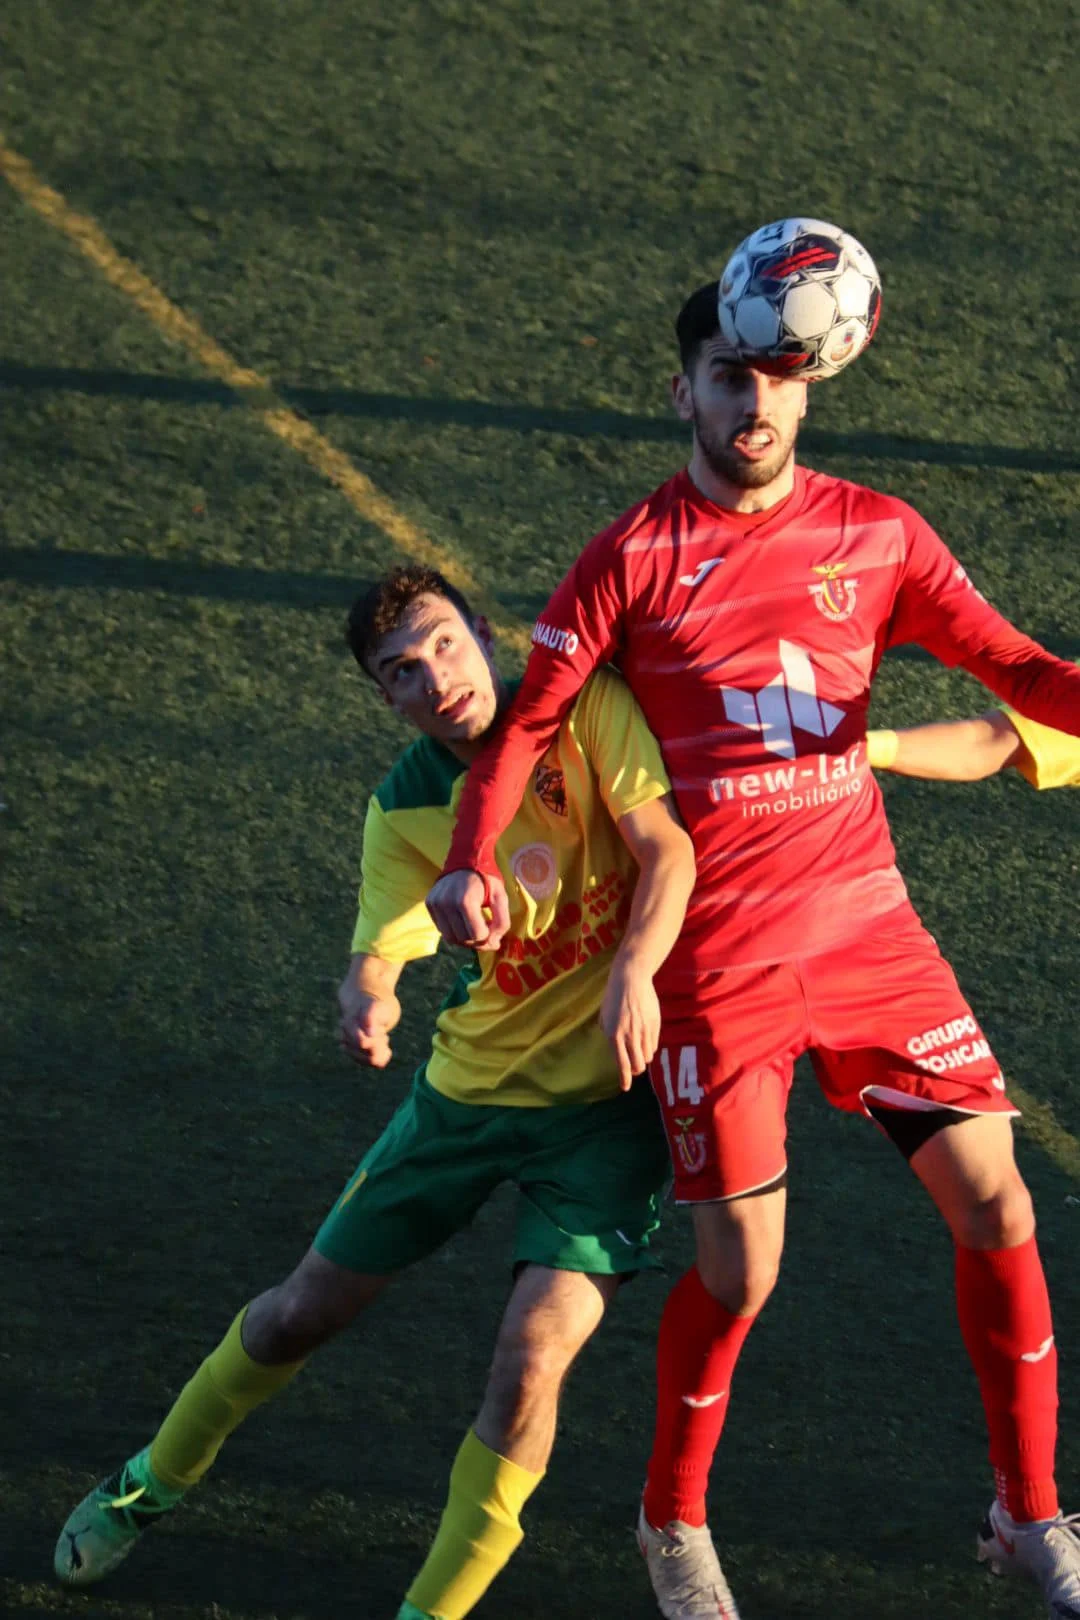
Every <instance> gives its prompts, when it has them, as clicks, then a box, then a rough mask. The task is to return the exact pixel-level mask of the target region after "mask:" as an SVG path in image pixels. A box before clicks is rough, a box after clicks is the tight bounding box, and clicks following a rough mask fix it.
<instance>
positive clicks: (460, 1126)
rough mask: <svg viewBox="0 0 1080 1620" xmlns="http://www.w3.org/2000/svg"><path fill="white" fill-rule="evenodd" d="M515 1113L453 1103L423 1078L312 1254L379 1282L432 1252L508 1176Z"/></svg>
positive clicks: (340, 1203) (353, 1180) (362, 1167)
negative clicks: (510, 1122)
mask: <svg viewBox="0 0 1080 1620" xmlns="http://www.w3.org/2000/svg"><path fill="white" fill-rule="evenodd" d="M512 1112H516V1110H510V1109H506V1108H498V1107H491V1106H480V1105H477V1106H473V1105H469V1104H465V1103H459V1102H455V1101H453V1099H451V1098H449V1097H444V1096H443V1095H442V1094H441V1093H440V1092H437V1091H435V1090H434V1088H433V1087H432V1086H430V1085H429V1084H428V1082H427V1080H426V1079H425V1078H424V1077H423V1073H422V1072H421V1074H420V1075H419V1076H418V1077H417V1078H416V1079H415V1080H414V1082H413V1084H412V1087H411V1088H410V1090H409V1093H408V1095H407V1096H406V1098H405V1100H404V1101H403V1102H402V1104H401V1106H400V1107H399V1108H398V1110H397V1112H396V1113H395V1114H394V1116H393V1118H392V1119H391V1120H390V1123H389V1124H388V1125H387V1127H386V1129H385V1130H384V1131H383V1133H382V1135H381V1136H380V1137H379V1139H378V1141H377V1142H376V1143H375V1144H374V1146H373V1147H371V1148H370V1149H369V1151H368V1152H367V1153H366V1154H365V1155H364V1157H363V1159H361V1161H360V1164H359V1165H358V1166H357V1168H356V1171H355V1173H354V1174H353V1175H352V1176H351V1177H350V1179H349V1181H348V1183H347V1184H346V1186H345V1188H344V1190H343V1191H342V1193H341V1196H340V1197H339V1198H338V1200H337V1202H336V1204H335V1205H334V1207H333V1209H332V1210H331V1211H330V1213H329V1215H328V1216H327V1217H326V1220H325V1221H324V1222H323V1224H322V1226H321V1227H320V1228H319V1231H318V1232H317V1233H316V1235H315V1240H314V1244H313V1247H314V1249H315V1251H316V1253H317V1254H319V1255H321V1256H322V1257H323V1258H324V1259H326V1260H329V1261H331V1262H333V1263H334V1264H335V1265H338V1266H341V1267H344V1268H345V1269H347V1270H349V1271H352V1272H357V1273H362V1274H365V1275H375V1276H386V1275H388V1274H390V1273H392V1272H395V1271H401V1270H403V1269H404V1268H405V1267H406V1266H409V1265H412V1264H413V1263H414V1262H415V1261H417V1260H420V1259H422V1258H423V1257H424V1256H425V1255H428V1254H431V1253H432V1252H433V1251H434V1250H435V1249H437V1248H439V1247H440V1245H441V1244H443V1243H445V1242H446V1241H447V1239H448V1238H450V1237H451V1236H452V1235H453V1234H454V1233H455V1232H457V1231H459V1230H460V1229H461V1228H462V1227H463V1226H467V1225H468V1224H469V1222H470V1221H471V1220H472V1218H473V1216H474V1215H475V1214H476V1212H477V1210H478V1209H479V1208H480V1206H481V1204H483V1203H484V1201H485V1199H487V1198H488V1197H489V1196H490V1194H491V1192H492V1191H493V1189H494V1188H495V1187H496V1186H497V1185H498V1184H499V1182H500V1181H502V1180H504V1179H505V1178H506V1176H507V1174H508V1171H507V1166H506V1162H505V1161H506V1154H507V1146H506V1141H505V1116H506V1115H508V1114H510V1113H512Z"/></svg>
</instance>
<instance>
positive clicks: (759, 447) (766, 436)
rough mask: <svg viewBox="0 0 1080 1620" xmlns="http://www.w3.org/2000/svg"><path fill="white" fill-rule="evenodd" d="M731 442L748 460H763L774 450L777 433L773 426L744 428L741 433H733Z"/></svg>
mask: <svg viewBox="0 0 1080 1620" xmlns="http://www.w3.org/2000/svg"><path fill="white" fill-rule="evenodd" d="M731 443H732V445H733V446H734V448H735V449H736V450H737V451H738V452H739V454H740V455H742V456H745V457H746V459H747V460H748V461H761V460H763V458H764V457H765V456H767V455H769V454H770V453H771V451H772V450H773V448H774V446H775V444H776V434H775V433H774V432H773V430H772V428H763V427H755V428H744V429H743V430H742V432H741V433H736V434H733V436H732V440H731Z"/></svg>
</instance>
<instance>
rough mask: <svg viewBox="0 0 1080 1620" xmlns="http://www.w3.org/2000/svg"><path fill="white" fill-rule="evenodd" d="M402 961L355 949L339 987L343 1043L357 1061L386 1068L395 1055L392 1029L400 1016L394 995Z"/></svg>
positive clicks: (344, 1048)
mask: <svg viewBox="0 0 1080 1620" xmlns="http://www.w3.org/2000/svg"><path fill="white" fill-rule="evenodd" d="M404 965H405V964H404V963H403V962H384V961H382V960H381V959H380V958H379V957H377V956H368V955H367V954H366V952H364V951H357V952H355V953H354V955H353V957H352V960H351V961H350V962H349V971H348V972H347V973H346V975H345V977H344V979H343V980H342V982H341V986H340V988H339V990H338V1006H339V1007H340V1009H341V1023H340V1026H339V1027H340V1032H341V1046H342V1049H343V1051H344V1052H345V1054H346V1056H347V1057H350V1058H352V1060H353V1062H354V1063H363V1064H367V1065H370V1067H371V1068H373V1069H385V1067H386V1065H387V1064H388V1063H389V1062H390V1058H391V1056H392V1053H391V1050H390V1031H391V1030H392V1029H394V1027H395V1026H396V1025H397V1023H398V1021H399V1020H400V1018H401V1003H400V1001H399V1000H398V998H397V996H396V995H395V993H394V992H395V990H396V988H397V982H398V979H399V978H400V977H401V971H402V968H403V967H404Z"/></svg>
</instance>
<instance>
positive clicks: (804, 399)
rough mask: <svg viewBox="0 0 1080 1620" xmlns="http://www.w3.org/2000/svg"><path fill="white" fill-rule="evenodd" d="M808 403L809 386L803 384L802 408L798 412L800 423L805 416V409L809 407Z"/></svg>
mask: <svg viewBox="0 0 1080 1620" xmlns="http://www.w3.org/2000/svg"><path fill="white" fill-rule="evenodd" d="M809 403H810V384H809V383H803V395H802V408H801V410H800V411H799V421H800V422H801V421H802V419H803V417H804V416H805V415H806V407H807V406H808V405H809Z"/></svg>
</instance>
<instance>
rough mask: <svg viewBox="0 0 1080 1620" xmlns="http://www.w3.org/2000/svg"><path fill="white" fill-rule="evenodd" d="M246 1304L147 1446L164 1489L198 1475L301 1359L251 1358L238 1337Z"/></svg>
mask: <svg viewBox="0 0 1080 1620" xmlns="http://www.w3.org/2000/svg"><path fill="white" fill-rule="evenodd" d="M246 1313H247V1306H246V1305H245V1306H244V1309H243V1310H242V1311H241V1312H240V1315H239V1316H238V1317H237V1318H236V1321H235V1322H234V1323H233V1325H232V1327H231V1328H230V1329H229V1331H228V1333H226V1335H225V1337H224V1338H223V1339H222V1341H221V1343H220V1344H219V1345H218V1347H217V1349H216V1350H212V1351H211V1352H210V1354H209V1355H208V1356H207V1358H206V1360H205V1361H204V1362H203V1364H202V1366H201V1367H200V1368H199V1370H198V1372H197V1373H196V1374H195V1376H194V1377H193V1378H192V1379H191V1380H190V1381H189V1382H188V1383H186V1384H185V1385H184V1387H183V1389H182V1390H181V1391H180V1394H179V1395H178V1396H177V1398H176V1400H175V1402H174V1403H173V1406H172V1408H171V1410H170V1412H169V1414H168V1416H167V1417H166V1419H165V1421H164V1423H163V1424H162V1425H161V1428H160V1429H159V1430H158V1432H157V1434H156V1435H155V1436H154V1439H153V1442H152V1443H151V1446H150V1472H151V1473H152V1474H153V1475H154V1478H155V1479H158V1480H160V1481H161V1483H162V1484H163V1485H167V1486H168V1487H169V1488H170V1490H175V1491H182V1490H187V1489H188V1487H189V1486H191V1485H194V1484H195V1483H196V1481H197V1480H200V1479H201V1478H202V1477H203V1475H204V1474H205V1473H206V1470H207V1469H208V1468H209V1467H210V1464H211V1463H212V1462H213V1460H214V1458H215V1457H216V1456H217V1454H218V1452H219V1451H220V1450H221V1446H222V1443H223V1442H224V1440H225V1439H226V1438H227V1436H228V1435H230V1434H231V1433H232V1431H233V1430H234V1429H235V1428H236V1427H237V1426H238V1425H239V1424H241V1423H242V1422H243V1420H244V1419H245V1418H246V1417H247V1415H248V1413H249V1412H251V1411H254V1409H255V1407H256V1406H260V1405H261V1404H262V1402H263V1401H265V1400H269V1398H270V1396H271V1395H276V1394H277V1392H278V1390H279V1389H284V1387H285V1385H286V1384H287V1383H288V1382H289V1380H290V1379H291V1378H295V1376H296V1374H297V1373H298V1372H299V1371H300V1368H301V1367H302V1366H303V1365H304V1363H303V1361H286V1362H282V1363H281V1364H280V1365H279V1366H277V1367H264V1366H263V1365H262V1363H261V1362H258V1361H252V1359H251V1357H250V1356H249V1355H248V1353H247V1351H246V1350H245V1349H244V1346H243V1342H242V1340H241V1338H240V1328H241V1325H242V1323H243V1320H244V1317H245V1315H246Z"/></svg>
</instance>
